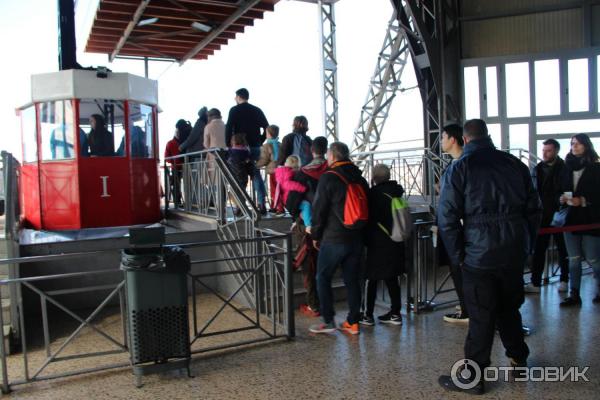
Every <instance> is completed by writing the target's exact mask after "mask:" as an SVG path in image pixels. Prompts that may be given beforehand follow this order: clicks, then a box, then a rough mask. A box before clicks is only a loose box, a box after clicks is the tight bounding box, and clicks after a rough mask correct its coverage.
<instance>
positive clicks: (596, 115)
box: [462, 48, 600, 160]
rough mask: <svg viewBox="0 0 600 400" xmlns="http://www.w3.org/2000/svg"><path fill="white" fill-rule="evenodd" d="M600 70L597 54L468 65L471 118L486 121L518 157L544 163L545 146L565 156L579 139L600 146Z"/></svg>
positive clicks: (465, 76)
mask: <svg viewBox="0 0 600 400" xmlns="http://www.w3.org/2000/svg"><path fill="white" fill-rule="evenodd" d="M599 65H600V50H598V49H597V48H589V49H578V50H565V51H560V52H555V53H552V54H543V55H536V54H531V55H520V56H509V57H497V58H485V59H479V60H465V61H463V66H462V68H463V71H462V75H463V84H464V87H463V90H464V92H463V93H464V96H463V99H464V104H463V107H464V108H463V109H464V114H465V118H466V119H469V118H478V117H480V118H482V119H484V120H485V121H486V122H487V124H488V131H489V134H490V137H491V138H492V139H493V141H494V144H495V145H496V146H497V147H499V148H502V149H509V148H510V149H520V150H516V151H515V154H516V153H518V154H521V155H523V154H525V153H527V152H531V153H533V154H534V155H537V156H538V157H540V156H541V151H540V150H541V143H543V141H544V140H547V139H549V138H553V139H556V140H558V141H559V142H560V143H561V155H565V154H566V153H567V152H569V150H570V145H569V138H570V137H571V136H572V135H573V134H576V133H586V134H587V135H589V136H590V138H591V139H592V141H593V142H594V143H598V142H600V69H599V68H598V66H599ZM522 159H523V160H534V159H535V157H530V156H529V155H527V157H526V156H525V155H523V157H522Z"/></svg>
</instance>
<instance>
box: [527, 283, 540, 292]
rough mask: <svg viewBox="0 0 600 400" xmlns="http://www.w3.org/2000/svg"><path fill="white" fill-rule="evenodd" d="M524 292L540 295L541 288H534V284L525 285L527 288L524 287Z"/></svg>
mask: <svg viewBox="0 0 600 400" xmlns="http://www.w3.org/2000/svg"><path fill="white" fill-rule="evenodd" d="M523 290H524V291H525V293H539V292H540V287H539V286H534V285H533V284H532V283H528V284H527V285H525V287H523Z"/></svg>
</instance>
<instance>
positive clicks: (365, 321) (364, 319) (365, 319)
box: [358, 314, 375, 326]
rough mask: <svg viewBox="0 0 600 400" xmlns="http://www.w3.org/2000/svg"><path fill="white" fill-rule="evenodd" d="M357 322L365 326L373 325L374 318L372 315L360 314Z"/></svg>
mask: <svg viewBox="0 0 600 400" xmlns="http://www.w3.org/2000/svg"><path fill="white" fill-rule="evenodd" d="M358 323H359V324H361V325H365V326H373V325H375V320H374V319H373V316H369V315H365V314H363V315H361V316H360V319H359V320H358Z"/></svg>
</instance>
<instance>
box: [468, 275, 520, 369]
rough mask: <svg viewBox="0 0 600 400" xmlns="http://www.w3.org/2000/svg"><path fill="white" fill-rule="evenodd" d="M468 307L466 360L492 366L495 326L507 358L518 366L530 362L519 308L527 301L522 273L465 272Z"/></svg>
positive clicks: (481, 365) (483, 366) (482, 366)
mask: <svg viewBox="0 0 600 400" xmlns="http://www.w3.org/2000/svg"><path fill="white" fill-rule="evenodd" d="M462 272H463V285H464V287H463V289H464V296H465V303H466V305H467V309H468V310H469V333H468V335H467V340H466V342H465V358H468V359H471V360H473V361H475V362H477V363H478V364H479V366H480V367H481V368H485V367H488V366H489V365H490V352H491V350H492V344H493V342H494V332H495V327H496V325H497V326H498V329H499V331H500V339H501V340H502V344H503V345H504V348H505V349H506V356H507V357H511V358H514V359H515V360H518V361H519V362H524V361H525V360H527V356H528V355H529V348H528V347H527V344H525V340H524V337H523V329H522V321H521V313H520V312H519V308H520V307H521V304H523V302H524V301H525V295H524V292H523V270H522V269H520V268H516V269H512V270H492V271H489V272H488V271H483V272H479V271H474V270H472V269H468V268H467V269H463V271H462Z"/></svg>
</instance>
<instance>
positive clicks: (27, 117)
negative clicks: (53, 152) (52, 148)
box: [21, 106, 38, 162]
mask: <svg viewBox="0 0 600 400" xmlns="http://www.w3.org/2000/svg"><path fill="white" fill-rule="evenodd" d="M21 126H22V127H23V161H24V162H36V161H37V160H38V154H37V148H38V146H37V124H36V121H35V107H33V106H31V107H29V108H26V109H25V110H23V111H21Z"/></svg>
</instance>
